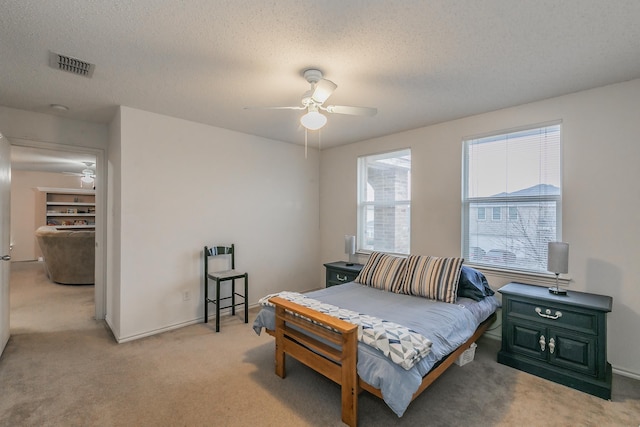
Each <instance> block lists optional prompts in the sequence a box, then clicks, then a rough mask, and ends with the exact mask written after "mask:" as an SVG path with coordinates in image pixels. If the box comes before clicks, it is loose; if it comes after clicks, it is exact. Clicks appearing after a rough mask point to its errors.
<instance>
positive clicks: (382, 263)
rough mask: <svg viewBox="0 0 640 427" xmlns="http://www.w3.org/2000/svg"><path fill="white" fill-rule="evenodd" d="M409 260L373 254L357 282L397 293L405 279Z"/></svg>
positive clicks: (379, 253) (377, 253) (378, 253)
mask: <svg viewBox="0 0 640 427" xmlns="http://www.w3.org/2000/svg"><path fill="white" fill-rule="evenodd" d="M406 265H407V260H406V258H403V257H398V256H392V255H387V254H384V253H382V252H373V253H372V254H371V256H370V257H369V260H368V261H367V263H366V264H365V265H364V267H362V270H360V274H358V277H356V279H355V282H358V283H362V284H363V285H367V286H371V287H372V288H378V289H383V290H385V291H389V292H396V291H397V289H398V288H400V285H402V281H403V279H404V274H405V271H406Z"/></svg>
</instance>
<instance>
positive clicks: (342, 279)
mask: <svg viewBox="0 0 640 427" xmlns="http://www.w3.org/2000/svg"><path fill="white" fill-rule="evenodd" d="M336 277H337V278H338V281H340V282H346V281H347V279H349V277H348V276H346V275H345V276H341V275H340V273H338V274H336Z"/></svg>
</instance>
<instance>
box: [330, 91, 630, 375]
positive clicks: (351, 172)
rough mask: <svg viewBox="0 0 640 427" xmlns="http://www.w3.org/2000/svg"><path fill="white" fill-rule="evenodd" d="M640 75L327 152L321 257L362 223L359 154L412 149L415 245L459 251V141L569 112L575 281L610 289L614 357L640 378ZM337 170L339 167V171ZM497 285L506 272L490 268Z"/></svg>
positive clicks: (338, 250) (568, 226) (428, 250)
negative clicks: (358, 208)
mask: <svg viewBox="0 0 640 427" xmlns="http://www.w3.org/2000/svg"><path fill="white" fill-rule="evenodd" d="M638 99H640V80H633V81H630V82H626V83H621V84H616V85H611V86H605V87H602V88H597V89H593V90H589V91H584V92H579V93H574V94H571V95H567V96H562V97H558V98H553V99H548V100H544V101H540V102H535V103H531V104H526V105H522V106H518V107H514V108H508V109H504V110H500V111H495V112H491V113H487V114H482V115H478V116H473V117H468V118H464V119H460V120H455V121H451V122H447V123H442V124H439V125H435V126H429V127H425V128H421V129H416V130H412V131H409V132H403V133H398V134H395V135H389V136H385V137H381V138H376V139H372V140H368V141H362V142H359V143H355V144H350V145H347V146H342V147H336V148H332V149H328V150H323V151H322V152H321V167H320V172H321V173H320V188H321V191H320V209H321V210H320V219H321V228H320V235H321V250H320V253H321V260H322V262H329V261H334V260H339V259H344V257H345V254H344V253H343V251H344V249H343V243H342V242H343V235H344V234H355V232H356V203H355V200H356V159H357V157H358V156H360V155H366V154H371V153H376V152H382V151H389V150H394V149H399V148H406V147H410V148H411V150H412V176H413V182H412V184H413V191H412V208H411V226H412V232H411V252H412V253H419V254H429V255H440V256H459V254H460V253H461V249H460V246H461V245H460V240H461V236H460V233H461V225H460V224H461V203H460V198H461V176H462V171H461V165H462V161H461V156H462V145H461V141H462V140H463V139H464V138H465V137H467V136H472V135H478V134H483V133H486V132H491V131H497V130H503V129H510V128H514V127H518V126H524V125H531V124H537V123H544V122H548V121H553V120H558V119H560V120H562V123H563V125H562V131H563V156H564V158H563V167H564V169H563V185H564V198H563V217H564V218H563V224H562V226H563V240H564V241H567V242H569V243H570V244H571V250H570V260H569V270H570V276H571V277H572V282H571V284H570V287H569V289H570V290H579V291H586V292H592V293H597V294H604V295H610V296H612V297H613V312H612V313H610V314H609V315H608V359H609V362H610V363H611V364H612V365H613V367H614V369H615V370H616V371H617V372H620V373H626V374H630V375H633V376H637V377H640V328H639V327H638V325H640V286H638V280H639V278H640V262H638V257H639V256H640V250H638V247H639V246H638V238H640V219H639V216H638V212H639V211H640V190H639V188H640V187H639V186H638V182H639V181H640V168H639V167H638V161H639V159H640V144H639V143H638V135H640V120H638V111H639V110H638V106H639V104H638ZM338 171H339V173H337V172H338ZM488 278H489V280H490V282H491V284H492V286H493V287H494V288H499V287H501V286H502V285H504V284H505V283H507V282H508V281H510V280H513V279H512V278H511V277H509V276H508V275H507V276H505V275H488Z"/></svg>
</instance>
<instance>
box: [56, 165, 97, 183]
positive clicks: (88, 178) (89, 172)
mask: <svg viewBox="0 0 640 427" xmlns="http://www.w3.org/2000/svg"><path fill="white" fill-rule="evenodd" d="M82 163H84V165H85V166H86V168H85V169H83V170H82V172H80V173H78V172H62V173H63V174H65V175H73V176H81V177H82V178H80V180H81V181H82V182H85V183H87V184H91V183H92V182H93V180H94V179H95V178H96V173H95V172H94V171H93V169H91V168H92V167H93V166H94V165H95V163H93V162H82Z"/></svg>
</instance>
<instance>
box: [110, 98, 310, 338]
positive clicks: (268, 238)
mask: <svg viewBox="0 0 640 427" xmlns="http://www.w3.org/2000/svg"><path fill="white" fill-rule="evenodd" d="M119 119H120V124H119V133H120V136H119V138H117V137H114V136H112V137H111V142H112V143H113V142H114V140H118V141H119V156H113V157H111V156H110V159H109V161H110V163H111V162H113V164H112V165H111V164H110V167H109V169H110V171H111V169H113V170H119V171H120V174H119V178H118V179H119V181H120V182H119V185H120V190H119V192H120V194H117V191H113V192H112V193H113V194H112V196H113V197H114V200H113V208H112V214H113V215H114V216H115V217H116V218H114V220H113V223H114V224H115V225H118V224H119V226H120V230H119V235H120V241H119V242H118V241H116V239H112V242H110V243H111V244H112V245H114V246H113V256H115V257H117V258H118V260H117V261H114V264H115V263H118V262H119V265H120V271H119V275H118V272H117V271H114V277H113V285H114V286H115V287H116V288H117V289H119V292H120V296H119V303H120V307H119V311H120V313H119V316H120V318H119V331H118V332H117V335H116V338H117V339H119V340H120V341H126V340H129V339H134V338H137V337H140V336H144V335H147V334H150V333H154V332H157V331H160V330H165V329H170V328H172V327H177V326H180V325H184V324H188V323H190V322H195V321H202V318H203V314H204V313H203V301H202V300H203V286H202V271H203V264H202V249H203V247H204V245H211V244H213V243H216V242H221V243H235V244H236V250H237V257H236V268H237V269H240V270H246V271H248V273H249V287H250V303H251V304H255V303H256V302H257V300H258V299H259V298H260V297H262V296H264V295H266V294H268V293H272V292H276V291H279V290H282V289H290V290H308V289H312V288H318V287H320V285H321V284H320V276H321V274H320V265H319V263H318V260H319V252H318V248H319V245H318V241H319V235H318V233H319V218H318V212H319V209H318V199H319V196H318V191H319V189H318V188H319V184H318V173H319V171H318V156H317V152H316V151H314V150H310V152H309V158H308V159H305V157H304V148H303V147H301V146H298V145H292V144H287V143H282V142H278V141H272V140H268V139H264V138H259V137H256V136H251V135H246V134H241V133H237V132H233V131H229V130H225V129H220V128H215V127H211V126H207V125H203V124H198V123H193V122H189V121H185V120H180V119H175V118H171V117H167V116H162V115H158V114H153V113H148V112H144V111H140V110H135V109H132V108H127V107H121V109H120V116H119ZM117 127H118V126H112V129H111V130H112V132H116V133H117V132H118V129H116V128H117ZM117 157H119V158H117ZM118 163H119V164H118ZM116 175H117V174H116ZM110 215H111V213H110ZM118 246H119V247H118ZM116 275H118V276H116ZM110 283H111V282H110ZM185 291H186V292H189V294H190V295H191V299H190V300H189V301H183V292H185ZM108 316H109V314H108ZM114 333H115V331H114Z"/></svg>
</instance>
